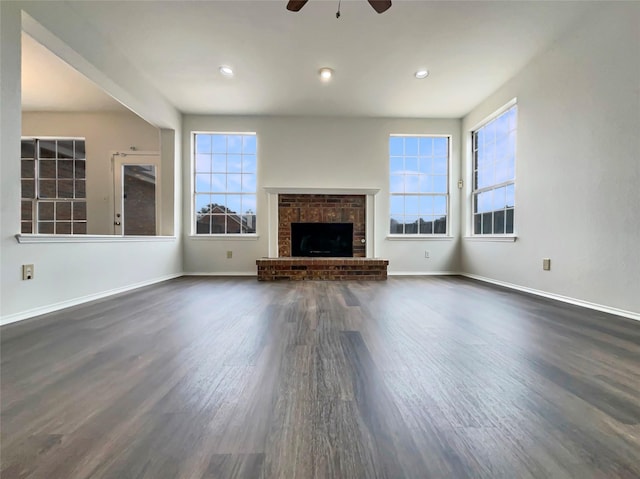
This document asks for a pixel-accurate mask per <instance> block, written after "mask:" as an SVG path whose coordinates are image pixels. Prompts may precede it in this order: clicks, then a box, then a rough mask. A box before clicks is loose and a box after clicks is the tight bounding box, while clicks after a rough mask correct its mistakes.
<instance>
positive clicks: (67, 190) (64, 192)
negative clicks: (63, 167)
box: [58, 180, 84, 198]
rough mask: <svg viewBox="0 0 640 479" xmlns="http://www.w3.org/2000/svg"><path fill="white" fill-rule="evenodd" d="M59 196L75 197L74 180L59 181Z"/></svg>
mask: <svg viewBox="0 0 640 479" xmlns="http://www.w3.org/2000/svg"><path fill="white" fill-rule="evenodd" d="M82 181H83V182H84V180H82ZM58 198H73V180H59V181H58Z"/></svg>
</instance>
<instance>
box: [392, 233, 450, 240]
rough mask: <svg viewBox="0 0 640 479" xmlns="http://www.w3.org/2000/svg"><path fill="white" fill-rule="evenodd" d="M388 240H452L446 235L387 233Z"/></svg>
mask: <svg viewBox="0 0 640 479" xmlns="http://www.w3.org/2000/svg"><path fill="white" fill-rule="evenodd" d="M386 239H387V240H388V241H452V240H453V239H454V237H453V236H448V235H410V234H409V235H387V237H386Z"/></svg>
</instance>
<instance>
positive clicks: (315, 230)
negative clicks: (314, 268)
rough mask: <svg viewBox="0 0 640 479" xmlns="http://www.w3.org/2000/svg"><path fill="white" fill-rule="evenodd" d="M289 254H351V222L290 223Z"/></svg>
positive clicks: (349, 255)
mask: <svg viewBox="0 0 640 479" xmlns="http://www.w3.org/2000/svg"><path fill="white" fill-rule="evenodd" d="M291 256H323V257H351V256H353V223H291Z"/></svg>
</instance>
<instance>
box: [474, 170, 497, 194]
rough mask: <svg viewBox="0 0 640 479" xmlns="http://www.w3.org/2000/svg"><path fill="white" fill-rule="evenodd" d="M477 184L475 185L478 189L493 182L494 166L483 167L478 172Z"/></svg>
mask: <svg viewBox="0 0 640 479" xmlns="http://www.w3.org/2000/svg"><path fill="white" fill-rule="evenodd" d="M477 178H478V180H477V184H476V185H475V187H476V189H479V188H485V187H487V186H490V185H492V184H493V168H491V167H488V168H481V169H479V170H478V173H477Z"/></svg>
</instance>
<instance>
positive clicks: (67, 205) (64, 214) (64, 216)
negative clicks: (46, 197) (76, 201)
mask: <svg viewBox="0 0 640 479" xmlns="http://www.w3.org/2000/svg"><path fill="white" fill-rule="evenodd" d="M56 220H58V221H60V220H63V221H66V220H71V202H70V201H59V202H58V203H57V204H56Z"/></svg>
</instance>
